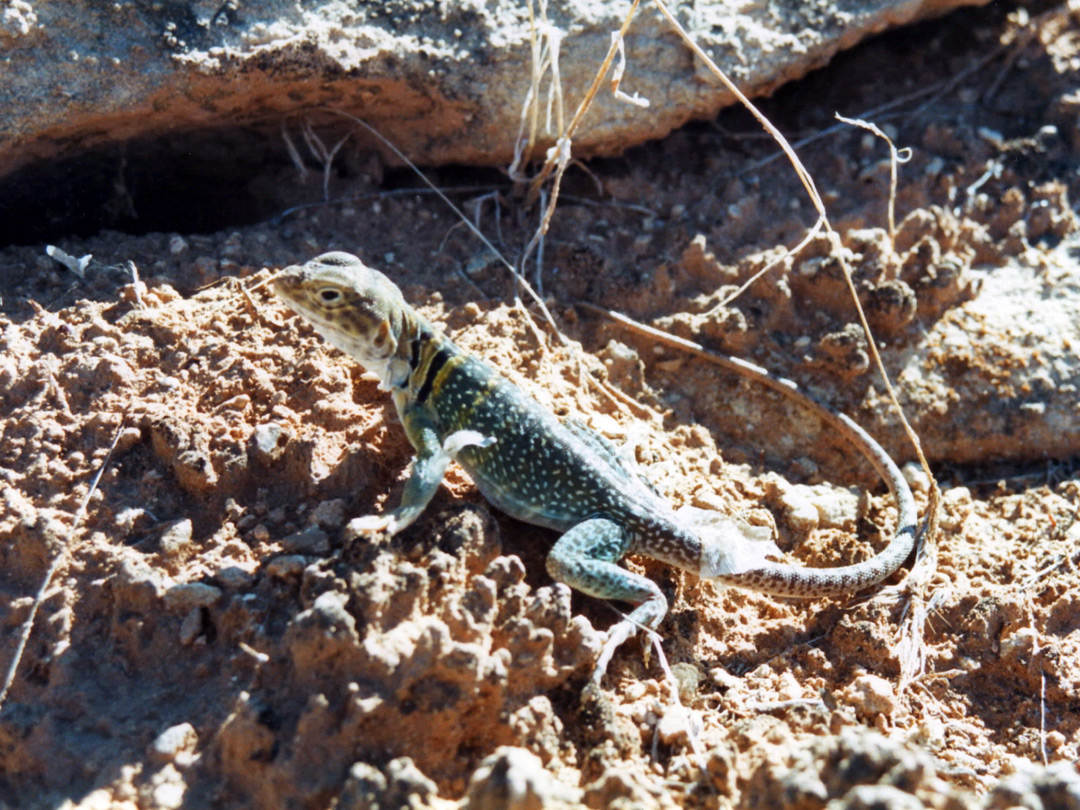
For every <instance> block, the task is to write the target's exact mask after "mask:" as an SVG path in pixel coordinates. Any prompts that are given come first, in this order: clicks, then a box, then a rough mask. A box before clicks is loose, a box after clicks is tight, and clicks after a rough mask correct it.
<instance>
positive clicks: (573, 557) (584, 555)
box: [547, 518, 667, 683]
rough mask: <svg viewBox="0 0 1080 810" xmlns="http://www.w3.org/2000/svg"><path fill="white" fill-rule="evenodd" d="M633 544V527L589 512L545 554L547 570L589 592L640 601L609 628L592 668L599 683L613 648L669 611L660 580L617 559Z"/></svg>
mask: <svg viewBox="0 0 1080 810" xmlns="http://www.w3.org/2000/svg"><path fill="white" fill-rule="evenodd" d="M630 545H631V537H630V532H629V531H628V530H627V528H626V527H625V526H622V525H620V524H618V523H616V522H615V521H613V520H608V519H607V518H591V519H589V520H586V521H583V522H581V523H579V524H577V525H576V526H574V527H573V528H571V529H570V531H568V532H566V534H564V535H563V536H562V537H560V538H559V540H558V541H557V542H556V543H555V546H554V547H553V548H552V549H551V553H550V554H548V558H547V570H548V573H549V574H550V575H551V577H552V578H553V579H556V580H558V581H559V582H565V583H566V584H567V585H569V586H570V587H571V588H576V589H577V590H579V591H581V592H582V593H586V594H588V595H589V596H596V597H600V598H601V599H618V600H620V601H624V602H632V603H633V604H635V605H637V607H636V608H635V609H634V610H633V611H632V612H631V613H630V615H629V616H627V617H626V618H625V619H623V620H622V621H621V622H619V623H618V624H616V625H615V626H614V627H612V628H611V630H610V631H609V632H608V637H607V641H605V642H604V648H603V650H601V652H600V657H599V658H598V659H597V662H596V669H595V671H594V672H593V680H594V681H595V682H596V683H599V682H600V680H601V679H602V678H603V677H604V672H605V671H606V670H607V667H608V664H609V663H610V662H611V657H612V656H613V655H614V654H615V650H616V649H617V648H618V647H619V646H620V645H621V644H622V643H623V642H624V641H626V640H627V639H629V638H631V637H632V636H633V635H634V633H635V632H637V629H638V627H642V626H643V627H646V628H648V629H649V630H655V629H656V628H657V627H658V626H659V625H660V622H661V621H663V619H664V616H665V614H666V613H667V599H665V598H664V594H663V593H661V592H660V588H659V587H657V585H656V583H655V582H653V581H652V580H651V579H648V578H646V577H643V576H641V575H640V574H635V573H634V572H632V571H627V570H626V569H625V568H623V567H622V566H620V565H619V564H618V562H619V560H621V559H622V558H623V557H624V556H625V555H626V553H627V551H628V550H629V549H630Z"/></svg>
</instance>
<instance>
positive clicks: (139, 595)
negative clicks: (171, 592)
mask: <svg viewBox="0 0 1080 810" xmlns="http://www.w3.org/2000/svg"><path fill="white" fill-rule="evenodd" d="M112 586H113V593H114V595H115V597H116V602H117V605H118V606H121V607H123V608H124V610H130V611H134V612H136V613H146V612H148V611H149V610H150V609H151V608H152V607H153V604H154V602H155V601H156V600H157V599H158V598H159V597H160V596H162V595H163V594H164V593H165V587H164V585H163V584H162V581H161V576H160V575H159V574H158V573H157V572H156V571H155V570H154V569H153V568H151V567H150V566H149V565H147V564H146V562H144V561H143V560H142V558H134V559H129V560H124V562H123V563H121V564H120V568H119V569H117V571H116V576H115V577H113V580H112Z"/></svg>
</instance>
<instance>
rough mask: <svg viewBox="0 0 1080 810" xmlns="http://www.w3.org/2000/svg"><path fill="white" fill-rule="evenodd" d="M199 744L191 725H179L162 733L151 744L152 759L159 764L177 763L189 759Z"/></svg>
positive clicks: (197, 736)
mask: <svg viewBox="0 0 1080 810" xmlns="http://www.w3.org/2000/svg"><path fill="white" fill-rule="evenodd" d="M198 743H199V735H198V734H196V733H195V728H194V726H192V725H191V723H178V724H177V725H175V726H170V727H169V728H167V729H165V730H164V731H163V732H161V733H160V734H159V735H158V736H157V737H156V738H155V739H154V742H153V743H151V744H150V757H151V758H152V759H154V760H157V761H158V762H176V761H178V760H182V759H185V758H187V759H188V760H189V761H190V758H191V757H190V755H191V754H192V752H194V750H195V746H196V745H198Z"/></svg>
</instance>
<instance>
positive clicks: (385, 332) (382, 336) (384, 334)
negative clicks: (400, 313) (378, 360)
mask: <svg viewBox="0 0 1080 810" xmlns="http://www.w3.org/2000/svg"><path fill="white" fill-rule="evenodd" d="M389 339H390V321H382V322H380V323H379V328H378V329H376V330H375V337H374V338H373V339H372V341H371V344H372V345H373V346H374V347H375V348H376V349H381V348H382V347H383V346H384V345H385V344H386V342H387V341H388V340H389Z"/></svg>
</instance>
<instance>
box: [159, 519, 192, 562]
mask: <svg viewBox="0 0 1080 810" xmlns="http://www.w3.org/2000/svg"><path fill="white" fill-rule="evenodd" d="M191 534H192V527H191V520H190V519H189V518H184V519H183V520H178V521H176V522H175V523H171V524H169V525H168V526H167V527H166V528H165V531H163V532H162V533H161V539H160V540H159V541H158V547H159V548H160V549H161V553H162V554H163V555H164V556H166V557H168V558H169V559H173V560H182V559H184V558H186V557H188V556H189V555H190V554H191V553H192V551H193V550H194V549H193V548H192V544H191Z"/></svg>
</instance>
